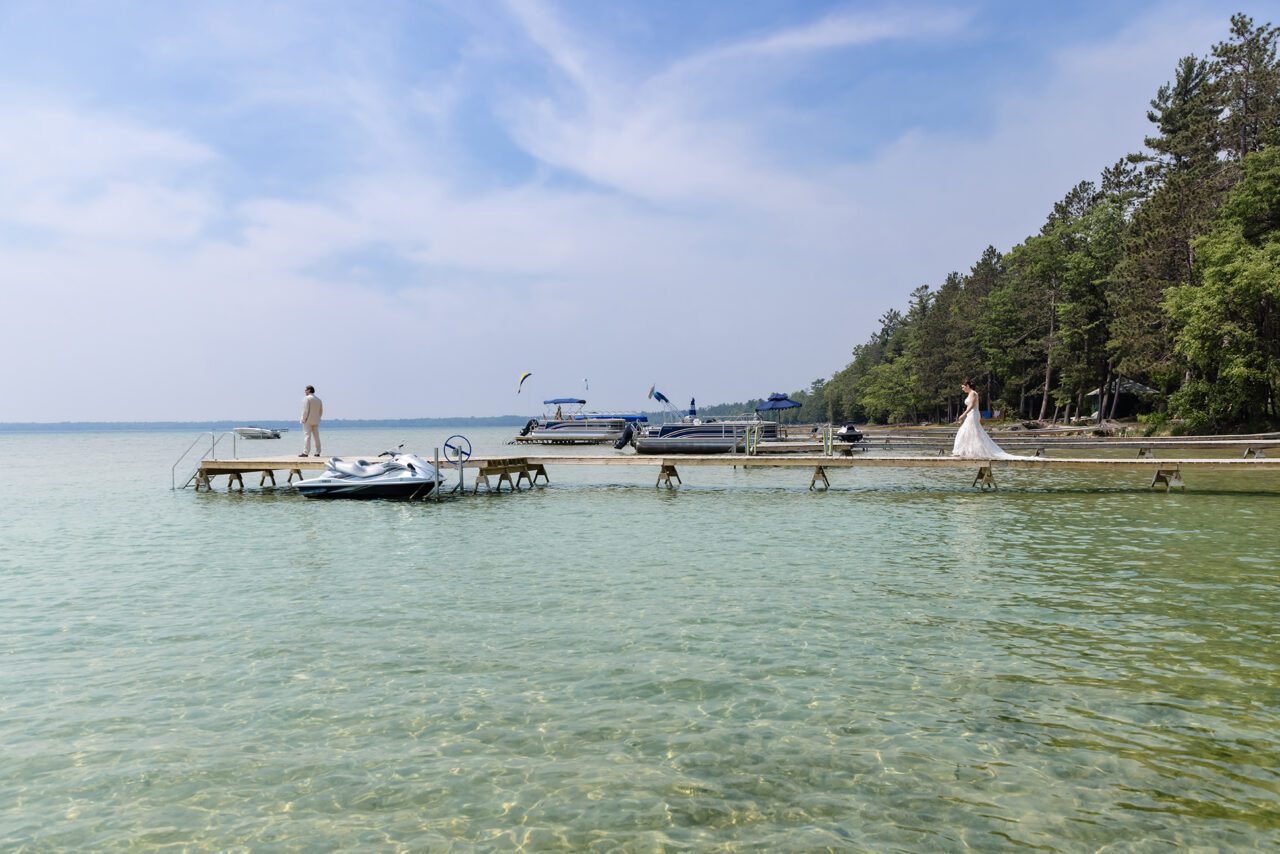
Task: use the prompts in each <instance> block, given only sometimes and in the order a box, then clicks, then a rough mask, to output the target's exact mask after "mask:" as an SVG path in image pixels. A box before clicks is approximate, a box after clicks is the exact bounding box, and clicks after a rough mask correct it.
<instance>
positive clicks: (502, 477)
mask: <svg viewBox="0 0 1280 854" xmlns="http://www.w3.org/2000/svg"><path fill="white" fill-rule="evenodd" d="M504 481H505V482H506V484H507V486H509V487H511V491H512V492H515V491H516V485H515V482H514V481H513V480H512V479H511V472H509V471H507V470H506V469H505V468H504V469H503V470H502V474H500V475H498V492H502V484H503V482H504Z"/></svg>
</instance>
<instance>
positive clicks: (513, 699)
mask: <svg viewBox="0 0 1280 854" xmlns="http://www.w3.org/2000/svg"><path fill="white" fill-rule="evenodd" d="M472 432H473V436H472V438H473V440H474V441H475V442H476V445H477V447H478V449H480V450H503V449H504V446H503V445H502V444H501V443H502V440H503V439H505V438H506V436H505V433H504V432H503V431H472ZM410 438H412V437H410ZM443 438H444V434H443V433H441V434H440V435H438V436H436V435H429V436H424V437H421V438H419V439H418V440H417V441H416V443H415V442H411V443H410V447H412V448H413V449H414V450H417V451H418V452H424V451H425V452H426V453H428V455H429V453H430V448H431V446H432V444H433V443H438V442H439V441H440V440H442V439H443ZM405 439H406V437H404V436H395V435H388V434H378V433H373V432H368V433H363V432H361V433H358V432H356V431H350V432H340V431H331V432H330V433H328V434H327V435H326V439H325V441H326V445H327V446H332V448H333V449H334V450H335V451H337V452H340V453H341V452H367V451H368V450H370V449H376V448H380V447H387V446H390V445H394V444H397V443H398V442H400V441H405ZM186 441H189V440H187V439H184V437H181V436H177V435H174V434H122V435H109V436H93V437H84V436H5V437H0V460H3V461H4V462H3V477H0V508H3V509H0V514H2V517H0V526H2V528H3V530H4V532H5V533H4V545H5V549H4V550H3V552H0V578H3V580H4V589H5V596H4V597H2V598H0V650H2V651H3V659H2V660H3V662H4V666H3V667H0V744H2V745H3V746H4V749H5V763H4V771H3V773H0V847H3V848H13V847H22V846H23V845H30V846H34V847H36V848H42V849H43V848H50V849H82V850H83V849H118V848H152V847H160V846H164V845H173V846H191V847H197V848H208V849H225V848H229V847H235V846H249V847H279V848H294V847H328V848H356V847H394V846H397V845H399V846H404V847H407V848H412V849H443V848H446V847H448V846H449V845H450V844H455V845H457V846H458V847H459V848H462V849H465V848H469V847H473V846H477V847H483V848H513V847H525V848H529V849H544V848H545V849H557V848H558V849H565V850H583V849H586V850H614V849H617V848H621V849H624V850H630V849H641V850H644V849H654V848H679V847H688V848H695V849H701V848H714V847H717V846H721V847H727V848H733V847H749V848H756V849H763V850H775V849H781V850H812V849H822V848H834V849H858V848H868V849H874V850H891V849H894V848H904V849H912V850H921V849H923V850H932V849H958V848H961V847H972V848H977V849H983V850H989V849H993V848H1003V847H1014V846H1036V847H1039V848H1042V849H1047V850H1063V851H1075V850H1081V849H1086V848H1087V849H1097V848H1104V847H1108V846H1110V847H1112V848H1116V849H1121V850H1129V849H1138V850H1147V849H1155V848H1166V847H1170V846H1174V845H1178V846H1199V847H1202V848H1205V849H1222V848H1236V849H1263V848H1273V847H1275V846H1276V844H1277V843H1280V806H1278V805H1280V774H1277V772H1276V770H1275V769H1276V768H1277V767H1280V736H1278V735H1277V733H1280V720H1278V718H1280V648H1278V644H1277V639H1276V631H1275V628H1274V624H1275V615H1276V614H1277V613H1278V612H1280V607H1278V606H1280V583H1278V582H1277V568H1278V567H1277V562H1278V561H1277V555H1280V533H1278V531H1277V526H1276V520H1277V519H1278V518H1280V512H1278V511H1280V502H1278V499H1280V490H1277V488H1276V486H1277V485H1276V484H1274V483H1271V482H1270V481H1268V480H1267V479H1265V478H1263V479H1261V480H1255V481H1254V482H1253V483H1251V484H1249V485H1248V489H1249V490H1250V491H1249V494H1237V493H1230V492H1227V491H1225V490H1228V489H1230V488H1234V487H1237V486H1238V485H1239V484H1237V483H1233V482H1231V481H1230V476H1229V475H1219V474H1210V473H1204V474H1197V475H1196V476H1195V477H1194V478H1192V479H1190V481H1189V487H1188V489H1189V491H1188V492H1187V493H1186V494H1178V493H1174V494H1170V495H1165V494H1156V493H1150V492H1148V491H1146V490H1145V489H1144V488H1143V486H1144V484H1143V483H1142V482H1141V481H1142V477H1143V476H1142V475H1141V473H1134V474H1132V475H1131V477H1133V478H1134V480H1133V481H1132V482H1128V483H1125V482H1117V480H1118V479H1119V478H1117V477H1116V476H1115V475H1114V474H1113V475H1111V476H1106V477H1103V476H1098V475H1095V474H1093V473H1090V472H1070V473H1057V474H1055V475H1049V474H1044V473H1027V474H1025V475H1019V476H1016V477H1015V476H1010V477H1007V478H1005V477H1002V479H1001V487H1002V489H1001V491H1000V492H998V493H994V494H992V493H986V494H982V493H977V492H975V491H973V490H971V489H969V488H968V482H967V481H968V480H971V479H972V475H971V474H970V475H969V476H968V478H967V479H966V478H965V477H964V473H963V472H958V471H949V470H940V471H890V470H855V471H848V472H845V471H839V472H834V473H833V475H832V481H833V486H834V489H833V490H832V491H831V492H830V493H826V494H815V493H809V492H808V491H807V490H806V486H807V484H808V473H807V472H801V471H799V470H796V471H786V470H783V471H767V470H737V471H734V470H726V471H721V470H716V469H691V470H689V471H688V472H687V473H686V472H682V474H683V475H684V479H685V481H686V484H687V486H686V487H685V488H682V489H680V490H678V491H673V492H669V491H667V490H656V489H654V488H653V480H654V476H655V472H654V471H652V470H650V469H648V468H635V469H630V468H627V469H623V468H619V469H594V470H587V469H582V470H579V469H573V468H570V467H561V468H553V469H552V471H551V476H552V478H553V483H552V484H551V486H550V487H548V488H540V489H538V490H536V491H534V492H531V493H524V494H521V495H519V496H501V497H496V496H495V497H486V496H481V497H479V498H477V499H474V500H473V499H468V500H465V501H449V502H442V503H440V504H434V503H425V504H396V503H387V502H370V503H361V502H348V503H342V502H334V503H326V502H316V501H306V500H303V499H301V498H299V497H297V496H296V495H294V494H293V493H292V492H290V491H289V490H287V489H279V490H276V491H273V492H272V491H269V492H257V491H255V490H252V489H250V490H249V491H247V492H246V493H245V494H244V495H231V496H228V495H227V494H225V493H216V494H200V495H195V494H192V493H190V492H185V493H179V494H177V495H172V494H170V493H169V492H168V490H167V489H166V487H167V483H168V478H167V472H166V471H165V469H166V468H167V467H168V465H169V464H170V462H171V457H173V456H176V453H177V451H180V450H181V448H182V447H183V446H185V444H186ZM88 447H92V449H93V450H94V454H95V457H94V461H95V463H94V464H95V466H97V467H100V471H101V473H103V476H96V477H86V476H84V473H82V472H78V471H72V470H64V469H61V468H57V467H54V468H46V467H44V466H42V465H41V464H40V461H41V460H43V459H51V458H52V459H56V458H70V457H73V456H75V455H76V453H77V452H83V451H84V450H85V449H86V448H88ZM273 452H274V448H273ZM105 473H109V476H106V474H105Z"/></svg>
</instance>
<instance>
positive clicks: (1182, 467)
mask: <svg viewBox="0 0 1280 854" xmlns="http://www.w3.org/2000/svg"><path fill="white" fill-rule="evenodd" d="M556 466H630V467H634V466H644V467H649V468H656V469H658V485H660V486H661V485H666V486H674V483H673V482H672V481H673V479H674V481H675V482H676V483H679V482H681V479H680V475H679V469H680V468H697V467H708V466H714V467H720V468H731V467H732V468H782V469H795V468H798V469H809V470H811V471H812V473H813V474H812V478H811V480H810V483H809V486H810V488H811V489H817V488H823V489H825V488H827V487H828V486H830V479H829V477H828V474H827V472H828V471H829V470H834V469H854V468H908V469H921V468H928V469H961V470H966V469H967V470H968V471H970V472H975V473H976V474H975V476H974V478H973V486H976V487H982V488H984V489H985V488H994V487H995V485H996V480H995V474H996V473H997V472H1000V471H1017V470H1033V471H1107V472H1117V473H1120V472H1139V473H1141V474H1142V476H1143V477H1144V478H1145V477H1146V476H1150V477H1151V486H1152V487H1153V488H1154V487H1157V486H1161V485H1163V486H1164V487H1165V488H1166V490H1167V489H1174V488H1182V487H1183V486H1184V482H1183V474H1184V472H1187V471H1191V470H1196V471H1231V472H1238V473H1243V472H1246V471H1247V472H1270V473H1280V458H1266V457H1255V458H1252V459H1250V458H1238V457H1237V458H1205V457H1196V458H1170V459H1156V458H1153V457H1142V458H1101V457H1021V458H1018V459H1012V460H971V459H958V458H955V457H951V456H922V455H904V454H866V455H857V456H828V455H825V454H811V453H805V454H781V455H776V456H775V455H759V456H748V455H744V454H706V455H702V454H682V455H674V456H658V455H652V456H650V455H640V454H623V453H619V454H528V455H524V454H521V455H492V456H484V457H480V456H475V457H472V458H471V459H469V460H467V462H466V463H465V464H464V469H466V470H469V471H473V472H474V473H475V474H476V479H475V480H474V481H473V483H475V484H476V485H477V488H478V484H479V483H480V482H481V480H480V478H482V477H485V475H486V474H502V475H507V477H505V478H502V479H500V480H499V482H498V488H499V490H500V489H501V485H502V483H503V482H506V483H508V484H510V485H511V486H512V487H513V488H517V489H518V488H519V484H520V482H522V481H524V480H528V481H529V482H530V483H532V482H533V480H534V478H535V477H538V476H541V477H543V478H545V479H546V480H548V481H549V480H550V477H549V475H548V474H547V468H549V467H550V468H554V467H556ZM324 467H325V458H322V457H254V458H237V459H208V460H203V461H202V462H201V463H200V468H199V471H198V472H197V475H196V477H195V479H194V480H195V485H196V488H197V489H200V488H201V487H204V488H212V480H213V478H215V477H218V476H226V477H227V487H228V489H230V488H231V487H232V486H234V485H236V484H238V485H239V487H240V488H241V489H243V488H244V481H243V478H242V476H243V475H245V474H259V475H260V480H259V485H260V486H265V485H267V482H268V481H270V483H271V484H272V485H275V484H276V479H275V473H276V472H287V473H288V480H289V482H292V481H293V479H294V477H297V478H299V479H301V478H302V476H303V474H302V473H303V472H304V471H316V470H322V469H323V468H324ZM449 468H453V467H452V466H450V465H447V464H446V465H442V469H444V470H448V469H449ZM511 475H515V477H514V478H512V477H511ZM486 482H487V481H486Z"/></svg>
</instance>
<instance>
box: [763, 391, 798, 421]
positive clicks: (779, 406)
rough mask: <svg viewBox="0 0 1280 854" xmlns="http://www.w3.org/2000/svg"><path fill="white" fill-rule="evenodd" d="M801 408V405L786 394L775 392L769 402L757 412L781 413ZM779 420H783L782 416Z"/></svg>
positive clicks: (770, 396)
mask: <svg viewBox="0 0 1280 854" xmlns="http://www.w3.org/2000/svg"><path fill="white" fill-rule="evenodd" d="M799 407H800V404H799V403H796V402H795V401H794V400H792V399H791V398H789V397H787V396H786V395H785V394H778V393H777V392H774V393H773V394H771V395H769V399H768V400H766V401H765V402H764V403H762V404H760V405H759V406H757V407H756V412H781V411H782V410H784V409H798V408H799ZM778 418H779V420H781V418H782V416H781V415H779V416H778Z"/></svg>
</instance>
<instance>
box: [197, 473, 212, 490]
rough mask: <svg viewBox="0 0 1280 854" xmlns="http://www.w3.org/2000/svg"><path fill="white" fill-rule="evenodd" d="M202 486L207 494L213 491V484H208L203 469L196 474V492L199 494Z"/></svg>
mask: <svg viewBox="0 0 1280 854" xmlns="http://www.w3.org/2000/svg"><path fill="white" fill-rule="evenodd" d="M202 486H203V487H204V488H205V489H206V490H207V491H209V492H212V491H213V484H211V483H209V474H208V472H206V471H205V470H204V469H200V470H199V471H197V472H196V492H199V491H200V487H202Z"/></svg>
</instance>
